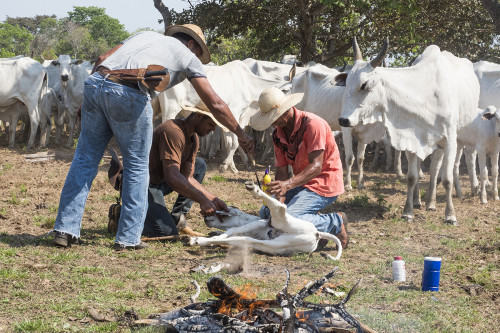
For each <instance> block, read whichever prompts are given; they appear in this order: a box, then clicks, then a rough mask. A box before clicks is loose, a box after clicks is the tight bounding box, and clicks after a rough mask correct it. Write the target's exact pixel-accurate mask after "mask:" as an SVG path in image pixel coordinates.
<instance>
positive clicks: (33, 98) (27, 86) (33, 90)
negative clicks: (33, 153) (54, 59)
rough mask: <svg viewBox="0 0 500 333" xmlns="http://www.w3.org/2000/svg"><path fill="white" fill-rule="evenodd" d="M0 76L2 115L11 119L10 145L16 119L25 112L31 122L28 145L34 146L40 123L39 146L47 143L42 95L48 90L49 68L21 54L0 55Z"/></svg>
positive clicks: (12, 140)
mask: <svg viewBox="0 0 500 333" xmlns="http://www.w3.org/2000/svg"><path fill="white" fill-rule="evenodd" d="M0 77H1V78H2V84H1V85H0V117H2V118H0V119H2V120H4V121H7V122H9V125H10V126H9V129H10V137H9V145H10V146H11V147H13V146H14V141H15V132H16V127H17V121H18V120H19V117H20V116H21V115H22V114H23V113H25V112H26V113H27V114H28V116H29V119H30V125H31V133H30V137H29V140H28V146H27V147H28V148H32V147H33V145H34V143H35V136H36V132H37V130H38V126H39V125H40V147H44V146H45V145H46V139H47V130H46V129H47V121H48V120H47V118H46V113H45V110H44V109H43V105H41V102H42V96H44V94H47V93H48V92H49V90H48V85H47V81H48V80H47V72H46V71H45V70H44V68H43V66H42V65H41V64H40V63H39V62H37V61H35V60H33V59H31V58H29V57H23V56H18V57H14V58H2V59H0ZM4 116H5V118H4Z"/></svg>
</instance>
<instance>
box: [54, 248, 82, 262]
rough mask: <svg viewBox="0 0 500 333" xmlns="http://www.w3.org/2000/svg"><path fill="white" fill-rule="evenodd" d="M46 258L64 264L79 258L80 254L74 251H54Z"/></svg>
mask: <svg viewBox="0 0 500 333" xmlns="http://www.w3.org/2000/svg"><path fill="white" fill-rule="evenodd" d="M56 250H57V249H56ZM48 258H49V260H50V261H51V262H52V263H54V264H65V263H68V262H71V261H73V260H77V259H81V258H82V255H81V254H80V253H78V252H75V251H56V252H53V253H52V254H50V255H49V256H48Z"/></svg>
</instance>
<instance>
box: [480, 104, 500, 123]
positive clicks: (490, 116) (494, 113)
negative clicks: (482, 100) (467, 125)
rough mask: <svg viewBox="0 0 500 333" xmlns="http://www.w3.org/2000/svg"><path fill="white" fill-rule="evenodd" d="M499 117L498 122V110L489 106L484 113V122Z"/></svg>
mask: <svg viewBox="0 0 500 333" xmlns="http://www.w3.org/2000/svg"><path fill="white" fill-rule="evenodd" d="M495 116H496V117H497V119H498V120H500V114H499V113H498V112H497V108H496V107H494V106H493V105H490V106H488V107H487V108H486V109H485V110H484V112H483V117H482V118H483V119H484V120H490V119H493V117H495Z"/></svg>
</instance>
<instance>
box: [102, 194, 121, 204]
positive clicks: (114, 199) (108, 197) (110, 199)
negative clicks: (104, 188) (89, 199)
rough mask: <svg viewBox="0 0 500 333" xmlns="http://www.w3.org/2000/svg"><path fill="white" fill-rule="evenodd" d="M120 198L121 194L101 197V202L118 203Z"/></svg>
mask: <svg viewBox="0 0 500 333" xmlns="http://www.w3.org/2000/svg"><path fill="white" fill-rule="evenodd" d="M119 197H120V194H119V193H117V194H106V195H103V196H102V197H100V198H99V199H100V200H101V201H108V202H116V200H117V199H118V198H119Z"/></svg>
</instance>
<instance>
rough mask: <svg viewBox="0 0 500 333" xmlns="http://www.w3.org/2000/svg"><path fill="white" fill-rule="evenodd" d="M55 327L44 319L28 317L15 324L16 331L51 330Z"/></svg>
mask: <svg viewBox="0 0 500 333" xmlns="http://www.w3.org/2000/svg"><path fill="white" fill-rule="evenodd" d="M51 330H53V327H51V326H50V324H49V322H48V321H46V320H43V319H26V320H23V321H21V322H19V323H15V324H14V332H50V331H51Z"/></svg>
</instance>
